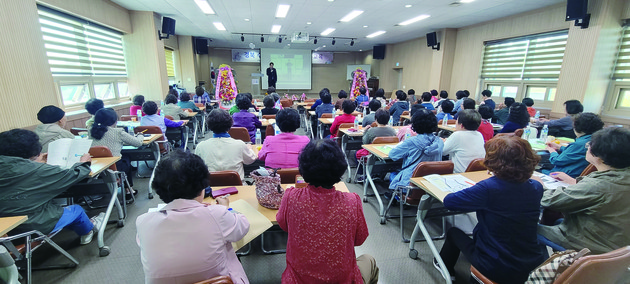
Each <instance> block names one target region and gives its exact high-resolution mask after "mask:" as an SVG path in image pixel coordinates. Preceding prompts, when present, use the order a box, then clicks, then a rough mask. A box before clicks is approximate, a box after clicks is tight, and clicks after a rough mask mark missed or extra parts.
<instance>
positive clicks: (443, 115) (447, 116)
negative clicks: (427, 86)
mask: <svg viewBox="0 0 630 284" xmlns="http://www.w3.org/2000/svg"><path fill="white" fill-rule="evenodd" d="M435 117H436V118H437V120H438V121H440V120H442V119H444V117H446V120H449V119H454V118H453V116H452V115H451V114H450V113H445V112H440V113H438V114H436V115H435Z"/></svg>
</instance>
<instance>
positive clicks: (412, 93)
mask: <svg viewBox="0 0 630 284" xmlns="http://www.w3.org/2000/svg"><path fill="white" fill-rule="evenodd" d="M417 100H418V99H416V90H414V89H409V91H407V102H409V103H410V104H415V103H416V101H417Z"/></svg>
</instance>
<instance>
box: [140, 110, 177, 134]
mask: <svg viewBox="0 0 630 284" xmlns="http://www.w3.org/2000/svg"><path fill="white" fill-rule="evenodd" d="M182 124H184V122H183V121H179V122H175V121H172V120H170V119H168V118H163V117H161V116H159V115H157V114H152V115H145V116H143V117H142V120H141V121H140V125H142V126H158V127H160V129H161V130H162V133H166V128H167V127H180V126H182Z"/></svg>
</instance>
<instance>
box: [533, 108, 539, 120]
mask: <svg viewBox="0 0 630 284" xmlns="http://www.w3.org/2000/svg"><path fill="white" fill-rule="evenodd" d="M539 118H540V111H539V110H537V111H536V115H534V119H535V120H536V121H538V119H539Z"/></svg>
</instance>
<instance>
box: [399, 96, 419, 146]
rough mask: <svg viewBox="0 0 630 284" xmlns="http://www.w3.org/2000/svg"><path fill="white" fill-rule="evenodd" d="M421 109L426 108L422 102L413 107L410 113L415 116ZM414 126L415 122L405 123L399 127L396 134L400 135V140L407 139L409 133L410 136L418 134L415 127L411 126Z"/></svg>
mask: <svg viewBox="0 0 630 284" xmlns="http://www.w3.org/2000/svg"><path fill="white" fill-rule="evenodd" d="M421 109H425V107H424V106H423V105H421V104H415V105H413V106H412V107H411V111H410V112H409V114H410V115H411V117H412V118H413V115H414V114H415V113H416V112H418V111H419V110H421ZM412 126H413V124H409V125H405V126H403V127H401V128H399V129H398V133H397V134H396V136H397V137H398V140H400V141H404V140H405V139H407V134H409V135H410V136H416V135H418V134H417V133H416V132H415V131H413V129H412V128H411V127H412Z"/></svg>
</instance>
